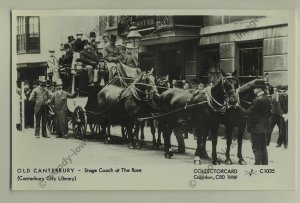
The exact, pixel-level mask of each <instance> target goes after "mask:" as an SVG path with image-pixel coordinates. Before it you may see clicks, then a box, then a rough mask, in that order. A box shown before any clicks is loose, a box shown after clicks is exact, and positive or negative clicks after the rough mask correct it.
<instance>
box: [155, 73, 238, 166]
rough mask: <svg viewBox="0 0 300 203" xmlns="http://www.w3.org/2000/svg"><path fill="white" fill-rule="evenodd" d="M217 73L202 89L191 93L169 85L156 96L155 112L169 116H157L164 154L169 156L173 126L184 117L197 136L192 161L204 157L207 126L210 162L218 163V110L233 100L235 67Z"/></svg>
mask: <svg viewBox="0 0 300 203" xmlns="http://www.w3.org/2000/svg"><path fill="white" fill-rule="evenodd" d="M221 73H222V76H221V77H220V78H218V79H217V81H216V83H215V84H214V85H212V86H210V87H207V88H206V89H205V90H204V91H197V92H196V93H194V94H192V93H189V92H187V91H184V90H182V89H177V88H173V89H170V90H167V91H165V92H164V93H162V94H161V95H160V96H159V99H158V101H159V104H160V105H159V107H160V108H159V112H160V113H161V114H168V113H170V115H169V116H164V117H161V118H160V119H159V123H160V125H161V127H162V129H163V138H164V152H165V158H171V157H172V156H173V153H172V152H171V151H170V148H171V143H170V137H171V133H172V131H173V129H174V127H175V126H178V123H179V122H181V123H183V122H182V121H183V120H185V121H187V122H188V123H189V125H191V127H192V128H194V132H195V135H196V136H197V149H196V152H195V158H194V163H195V164H196V163H198V164H201V160H200V158H203V157H206V154H207V153H206V150H205V148H206V138H207V135H208V131H209V130H211V135H212V163H213V164H220V161H219V160H218V158H217V151H216V150H217V149H216V148H217V130H218V126H219V120H220V112H221V111H224V110H225V109H226V108H227V107H228V105H234V104H235V103H236V101H237V99H236V89H237V88H238V86H239V82H238V79H237V78H236V71H234V72H233V73H227V74H226V73H224V72H223V71H221ZM180 109H181V111H180ZM172 111H173V112H172ZM205 153H206V154H205Z"/></svg>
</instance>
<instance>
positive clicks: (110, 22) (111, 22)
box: [107, 16, 118, 28]
mask: <svg viewBox="0 0 300 203" xmlns="http://www.w3.org/2000/svg"><path fill="white" fill-rule="evenodd" d="M117 24H118V18H117V16H108V18H107V27H108V28H111V27H117Z"/></svg>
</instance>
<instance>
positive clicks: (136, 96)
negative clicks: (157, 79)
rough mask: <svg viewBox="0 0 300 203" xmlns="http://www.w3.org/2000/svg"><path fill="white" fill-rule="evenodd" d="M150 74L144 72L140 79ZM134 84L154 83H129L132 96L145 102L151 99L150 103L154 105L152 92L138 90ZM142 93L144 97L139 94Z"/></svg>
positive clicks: (151, 85)
mask: <svg viewBox="0 0 300 203" xmlns="http://www.w3.org/2000/svg"><path fill="white" fill-rule="evenodd" d="M149 75H151V74H150V73H145V74H144V75H143V76H142V79H143V80H144V79H145V78H146V77H147V76H149ZM135 85H143V86H150V87H153V86H155V84H145V83H137V82H136V83H133V84H132V85H131V91H132V94H133V96H134V97H135V98H136V99H137V100H139V101H144V102H147V103H148V104H149V101H152V102H151V103H150V104H153V105H154V106H155V105H156V104H155V103H154V101H153V93H152V92H148V91H147V92H144V91H142V90H140V89H139V88H137V87H136V86H135ZM138 92H140V93H144V94H145V95H146V96H145V97H141V96H139V93H138Z"/></svg>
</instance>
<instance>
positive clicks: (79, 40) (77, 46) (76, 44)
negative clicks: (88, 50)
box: [74, 31, 84, 52]
mask: <svg viewBox="0 0 300 203" xmlns="http://www.w3.org/2000/svg"><path fill="white" fill-rule="evenodd" d="M82 36H83V33H82V32H81V31H80V32H78V33H77V34H76V37H77V39H76V40H75V41H74V52H81V51H83V49H84V44H83V41H82Z"/></svg>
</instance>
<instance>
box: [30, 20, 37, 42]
mask: <svg viewBox="0 0 300 203" xmlns="http://www.w3.org/2000/svg"><path fill="white" fill-rule="evenodd" d="M29 36H30V37H39V17H30V18H29Z"/></svg>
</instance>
